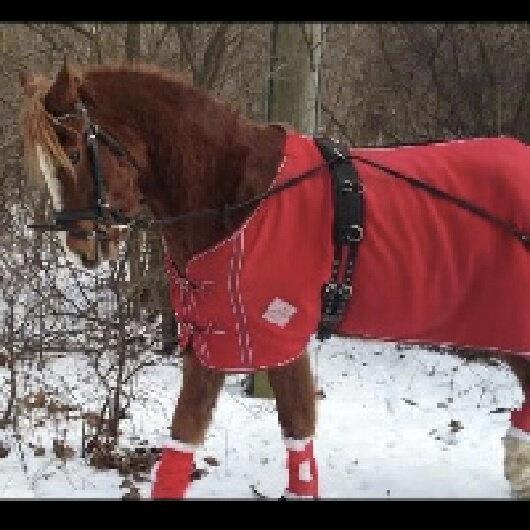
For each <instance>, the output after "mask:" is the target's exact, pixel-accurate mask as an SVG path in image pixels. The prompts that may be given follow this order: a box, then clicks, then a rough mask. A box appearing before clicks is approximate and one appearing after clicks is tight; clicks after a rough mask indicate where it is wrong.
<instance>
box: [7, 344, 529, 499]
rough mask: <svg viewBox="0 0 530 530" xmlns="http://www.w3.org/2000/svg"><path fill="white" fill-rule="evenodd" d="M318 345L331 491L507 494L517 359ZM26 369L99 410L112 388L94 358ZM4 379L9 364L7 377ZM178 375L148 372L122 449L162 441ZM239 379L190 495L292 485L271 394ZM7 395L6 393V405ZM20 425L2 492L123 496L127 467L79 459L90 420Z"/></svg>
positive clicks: (337, 494) (173, 364) (322, 434)
mask: <svg viewBox="0 0 530 530" xmlns="http://www.w3.org/2000/svg"><path fill="white" fill-rule="evenodd" d="M311 352H312V360H313V366H314V371H315V373H316V374H317V381H318V385H319V388H322V389H323V391H324V393H325V398H324V399H321V400H319V402H318V430H317V437H316V442H315V450H316V455H317V460H318V463H319V476H320V490H321V496H322V497H323V498H363V497H368V498H388V497H390V498H396V497H397V498H418V497H422V498H425V497H438V498H440V497H443V498H454V497H459V498H468V497H482V498H484V497H488V498H492V497H493V498H494V497H501V498H502V497H509V486H508V484H507V482H506V481H505V479H504V476H503V467H502V464H503V458H504V455H503V449H502V441H501V438H502V436H503V435H504V433H505V431H506V429H507V427H508V412H503V410H505V409H509V408H512V407H517V406H519V405H520V403H521V399H522V396H521V391H520V389H519V387H518V385H517V382H516V379H515V377H514V376H513V375H512V374H511V372H510V371H509V369H508V368H506V367H504V366H484V365H480V364H465V363H464V361H462V360H459V359H457V358H454V357H450V356H448V355H443V354H438V353H434V352H428V351H424V350H421V349H417V348H414V349H407V350H400V349H397V348H396V346H395V345H394V344H390V343H386V344H385V343H383V344H381V343H376V342H372V343H364V342H361V341H353V340H341V339H333V340H331V341H329V342H328V343H326V344H325V345H323V346H321V347H320V346H319V344H318V343H317V342H316V341H315V342H313V343H312V348H311ZM28 373H29V375H28V376H27V377H26V380H25V385H26V387H27V388H33V389H35V388H39V386H38V384H39V377H42V378H43V381H45V383H46V385H47V386H46V389H47V390H53V391H54V392H55V393H56V394H58V396H59V398H60V399H61V400H62V402H66V403H72V404H78V405H80V406H81V408H82V410H83V411H88V410H93V411H97V410H98V405H99V404H100V403H101V399H102V396H103V393H102V389H101V388H100V385H98V384H97V381H96V378H95V376H93V375H92V372H91V368H90V367H89V366H88V365H87V362H86V359H85V358H84V357H82V356H75V355H72V356H68V357H67V358H62V359H61V358H59V359H55V360H52V361H49V362H48V364H47V365H46V367H45V369H44V371H43V372H42V373H39V372H38V371H37V370H36V369H34V370H33V371H31V372H30V370H28ZM7 375H8V374H7V370H6V369H5V368H0V376H3V377H4V380H5V381H7ZM181 380H182V379H181V368H180V360H179V359H173V360H171V361H168V360H162V359H161V360H160V361H159V362H157V363H156V364H155V365H153V366H147V367H145V368H144V369H143V370H142V371H141V372H140V373H139V374H138V376H137V378H136V381H135V399H134V401H133V402H132V404H131V411H130V412H131V417H132V420H123V422H122V429H123V435H122V437H121V444H122V445H124V446H126V445H128V444H131V445H136V446H141V445H142V444H144V445H148V446H156V445H157V442H158V441H159V440H160V436H166V435H168V434H169V425H170V423H171V415H172V412H173V407H174V404H175V400H176V397H177V395H178V391H179V388H180V385H181ZM0 381H1V379H0ZM241 381H242V377H241V376H234V375H232V376H229V377H228V378H227V381H226V384H225V387H224V389H223V392H222V394H221V396H220V399H219V403H218V406H217V409H216V412H215V415H214V419H213V423H212V426H211V428H210V430H209V433H208V437H207V440H206V443H205V445H204V447H203V448H202V449H201V450H199V451H198V453H197V455H196V463H197V466H198V467H199V468H201V469H205V470H206V471H207V473H206V474H205V475H204V476H203V477H202V478H201V479H200V480H197V481H194V482H193V483H192V486H191V488H190V490H189V497H192V498H215V497H221V498H248V497H252V496H253V494H252V492H251V489H250V486H251V485H255V486H256V488H257V489H258V490H259V491H261V492H262V493H264V494H265V495H267V496H271V497H274V498H277V497H279V496H280V495H282V493H283V491H284V487H285V485H286V480H287V473H286V470H285V449H284V446H283V443H282V440H281V434H280V429H279V426H278V423H277V419H276V411H275V406H274V402H273V401H269V400H261V399H252V398H247V397H243V396H242V393H241ZM4 387H7V385H6V384H4ZM2 399H4V402H2ZM5 405H6V403H5V396H3V397H2V396H1V395H0V410H5ZM497 409H500V412H499V411H498V410H497ZM39 414H40V415H39ZM72 415H73V416H74V418H75V413H72ZM48 416H49V415H48ZM457 422H460V424H459V423H457ZM451 425H452V426H453V427H454V428H451ZM460 426H461V427H462V428H460ZM19 432H20V433H21V436H20V437H19V439H17V437H14V436H13V434H12V431H11V430H9V429H4V430H0V442H2V443H3V446H4V447H7V448H9V449H10V453H9V455H8V456H7V457H5V458H0V497H4V498H9V497H11V498H13V497H36V498H44V497H53V498H72V497H77V498H121V497H122V496H123V494H124V491H126V490H124V489H123V488H120V485H121V484H122V481H123V479H124V477H123V476H120V475H119V474H118V472H117V471H116V470H111V471H99V470H95V469H94V468H92V467H90V466H88V465H87V464H86V463H85V462H84V461H83V460H82V459H81V457H80V455H79V447H80V441H81V422H80V421H79V420H76V419H70V420H69V421H66V420H65V416H64V414H62V415H61V414H58V415H57V416H56V417H55V418H49V417H47V416H45V415H44V412H43V410H42V409H34V410H32V411H31V413H30V414H29V413H28V414H27V418H26V419H25V420H23V421H21V424H20V426H19ZM54 438H63V439H66V441H67V444H68V445H70V446H71V447H72V448H73V449H74V450H75V455H74V456H73V458H71V459H67V460H66V461H61V460H59V459H57V458H56V457H55V456H54V455H53V452H52V440H53V439H54ZM29 444H31V445H32V446H43V447H44V448H45V454H44V456H40V457H37V456H35V455H34V454H33V448H32V447H31V446H30V445H29ZM204 457H214V458H215V459H216V460H217V461H218V463H219V465H218V466H213V465H210V464H208V463H206V462H205V461H204ZM137 487H138V488H139V490H140V494H141V497H142V498H148V497H149V489H150V484H149V482H148V481H146V482H139V483H138V484H137Z"/></svg>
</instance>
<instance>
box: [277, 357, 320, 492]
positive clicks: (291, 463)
mask: <svg viewBox="0 0 530 530" xmlns="http://www.w3.org/2000/svg"><path fill="white" fill-rule="evenodd" d="M269 380H270V383H271V386H272V388H273V390H274V394H275V396H276V406H277V409H278V420H279V423H280V426H281V428H282V433H283V436H284V440H285V445H286V448H287V469H288V472H289V484H288V487H287V495H289V496H292V497H317V496H318V471H317V465H316V460H315V457H314V455H313V435H314V434H315V387H314V383H313V376H312V374H311V367H310V363H309V356H308V354H307V352H305V353H304V354H303V355H302V356H301V357H300V358H299V359H297V360H296V361H295V362H293V363H291V364H289V365H287V366H284V367H281V368H275V369H273V370H269Z"/></svg>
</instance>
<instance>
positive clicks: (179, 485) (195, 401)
mask: <svg viewBox="0 0 530 530" xmlns="http://www.w3.org/2000/svg"><path fill="white" fill-rule="evenodd" d="M223 381H224V374H223V373H222V372H215V371H213V370H209V369H207V368H204V367H203V366H201V364H200V363H199V361H197V359H196V358H195V355H194V354H193V353H191V352H190V353H189V354H187V355H185V356H184V368H183V382H182V389H181V391H180V397H179V400H178V404H177V407H176V409H175V414H174V416H173V423H172V426H171V438H172V439H171V441H169V442H168V443H167V444H165V446H164V448H163V450H162V457H161V458H160V461H159V462H158V463H157V464H156V467H155V470H154V473H153V486H152V492H151V496H152V497H153V498H154V499H180V498H182V497H184V494H185V492H186V489H187V487H188V486H189V484H190V482H191V473H192V471H193V453H194V451H195V450H196V449H197V447H198V446H199V445H202V443H203V442H204V437H205V435H206V430H207V428H208V426H209V424H210V421H211V419H212V413H213V410H214V408H215V403H216V401H217V397H218V395H219V391H220V390H221V387H222V384H223Z"/></svg>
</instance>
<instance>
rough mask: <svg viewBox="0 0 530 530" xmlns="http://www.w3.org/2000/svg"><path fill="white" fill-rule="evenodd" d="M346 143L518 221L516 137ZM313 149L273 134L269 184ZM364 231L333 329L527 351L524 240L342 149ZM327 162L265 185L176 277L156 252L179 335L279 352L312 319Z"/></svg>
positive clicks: (313, 162) (282, 358) (224, 353)
mask: <svg viewBox="0 0 530 530" xmlns="http://www.w3.org/2000/svg"><path fill="white" fill-rule="evenodd" d="M352 152H353V153H354V154H358V155H362V156H363V157H365V158H367V159H370V160H373V161H376V162H378V163H380V164H382V165H384V166H387V167H390V168H392V169H395V170H398V171H400V172H402V173H404V174H405V175H408V176H411V177H415V178H418V179H420V180H424V181H426V182H428V183H431V184H433V185H435V186H436V187H438V188H440V189H442V190H444V191H446V192H449V193H451V194H453V195H456V196H459V197H462V198H465V199H468V200H470V201H472V202H474V203H475V204H477V205H480V206H482V207H483V208H485V209H487V210H488V211H490V212H491V213H493V214H495V215H497V216H498V217H500V218H502V219H505V220H506V221H509V222H511V223H513V224H514V225H515V226H517V227H518V228H519V229H521V230H525V231H530V147H529V146H527V145H525V144H523V143H521V142H519V141H517V140H514V139H509V138H496V139H473V140H465V141H451V142H446V143H438V144H428V145H423V146H401V147H396V148H368V149H353V150H352ZM322 162H323V159H322V157H321V155H320V152H319V150H318V149H317V147H316V146H315V144H314V142H313V141H312V140H311V139H310V138H306V137H304V136H300V135H296V134H291V135H288V136H287V139H286V143H285V148H284V159H283V162H282V164H281V166H280V168H279V170H278V175H277V177H276V180H275V182H274V184H280V183H282V182H284V181H286V180H289V179H291V178H293V177H295V176H297V175H299V174H301V173H303V172H304V171H307V170H308V169H311V168H313V167H315V166H318V165H321V164H322ZM356 165H357V169H358V172H359V177H360V179H361V181H362V182H363V185H364V189H365V194H364V198H365V212H366V214H365V215H366V217H365V233H364V239H363V241H362V242H361V246H360V250H359V254H358V257H357V263H356V268H355V274H354V279H353V296H352V299H351V301H350V303H349V305H348V308H347V311H346V314H345V317H344V320H343V322H342V324H341V326H340V328H339V334H340V335H345V336H352V337H369V338H374V339H381V340H397V341H410V342H414V343H428V344H435V345H454V346H457V347H472V348H475V349H490V348H491V349H496V350H499V351H501V352H506V353H508V352H512V353H517V354H520V355H525V356H527V357H528V358H530V251H529V250H528V249H527V248H525V247H524V245H523V244H522V243H521V242H520V241H518V240H517V239H515V238H514V237H512V236H511V235H509V234H507V233H506V232H504V231H503V230H502V229H500V228H499V227H497V226H495V225H493V224H491V223H490V222H488V221H486V220H484V219H481V218H479V217H477V216H475V215H473V214H472V213H470V212H468V211H465V210H463V209H461V208H459V207H458V206H456V205H454V204H451V203H448V202H446V201H444V200H441V199H439V198H435V197H433V196H432V195H430V194H428V193H426V192H424V191H422V190H418V189H416V188H413V187H412V186H410V185H409V184H408V183H406V182H403V181H399V180H396V179H393V178H391V177H390V176H388V175H387V174H386V173H384V172H382V171H380V170H377V169H374V168H373V167H371V166H368V165H366V164H362V163H359V162H356ZM332 217H333V211H332V189H331V177H330V175H329V172H328V170H327V169H323V170H322V171H320V174H317V175H315V176H314V177H313V178H310V179H308V180H305V181H303V182H301V183H300V184H299V185H297V186H294V187H293V188H290V189H288V190H286V191H283V192H281V193H279V194H277V195H274V196H272V197H270V198H268V199H266V200H265V201H263V202H262V203H261V204H260V206H259V207H258V208H257V209H256V210H255V211H254V213H253V214H252V215H251V216H250V218H249V219H247V221H246V222H245V223H244V224H243V226H241V227H240V228H239V229H238V230H237V231H236V232H235V233H234V234H232V236H231V237H229V238H227V239H226V240H224V241H222V242H220V243H219V244H217V245H216V246H215V247H213V248H211V249H208V250H207V251H206V252H204V253H202V254H199V255H196V256H194V257H193V258H192V259H191V260H190V261H189V263H188V265H187V267H186V271H185V275H184V276H179V274H178V272H177V271H176V269H175V268H174V267H173V265H172V262H171V259H170V257H169V256H167V260H166V268H167V272H168V274H169V275H170V279H171V287H172V288H171V293H172V294H171V295H172V302H173V307H174V309H175V314H176V317H177V320H178V321H179V322H180V323H181V324H180V328H179V329H180V331H179V333H180V344H181V345H182V346H185V345H188V344H190V342H191V345H192V346H193V348H194V351H195V352H196V354H197V356H198V358H199V360H200V362H201V363H202V364H203V365H205V366H208V367H211V368H215V369H220V370H227V371H237V372H245V371H253V370H256V369H258V368H267V367H274V366H280V365H283V364H287V363H289V362H291V361H293V360H294V359H296V358H297V357H298V356H299V355H300V354H301V353H302V351H303V350H304V347H305V346H306V344H307V342H308V340H309V337H310V335H311V334H312V333H314V332H315V330H316V328H317V325H318V322H319V319H320V289H321V286H322V284H323V283H325V282H326V281H328V279H329V276H330V272H331V261H332V254H333V245H332V222H333V219H332Z"/></svg>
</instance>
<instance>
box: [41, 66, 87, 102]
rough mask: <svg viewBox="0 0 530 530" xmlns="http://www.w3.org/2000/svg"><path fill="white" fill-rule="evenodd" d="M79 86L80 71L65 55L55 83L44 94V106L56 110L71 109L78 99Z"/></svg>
mask: <svg viewBox="0 0 530 530" xmlns="http://www.w3.org/2000/svg"><path fill="white" fill-rule="evenodd" d="M80 86H81V74H80V72H79V71H78V70H77V69H76V68H75V67H74V66H73V65H72V64H70V62H69V61H68V59H67V58H66V57H65V58H64V62H63V66H62V68H61V70H59V73H58V74H57V77H56V79H55V83H54V84H53V85H52V87H51V88H50V91H49V92H48V95H47V96H46V106H47V107H48V108H49V109H50V110H53V111H57V112H65V111H68V110H71V109H72V107H73V106H74V105H75V103H76V102H77V100H78V91H79V87H80Z"/></svg>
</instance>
